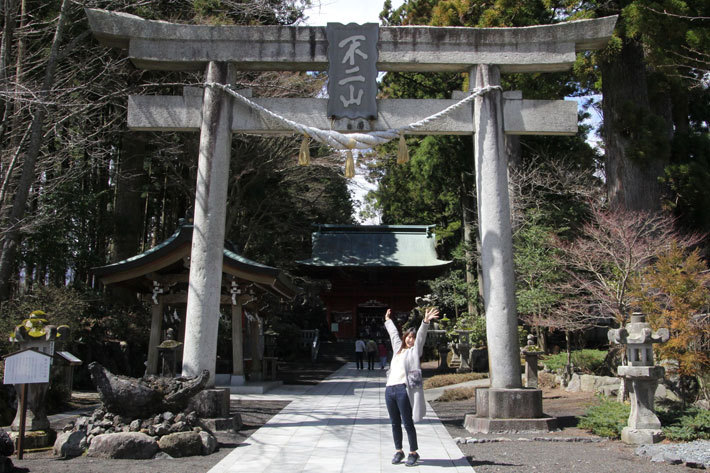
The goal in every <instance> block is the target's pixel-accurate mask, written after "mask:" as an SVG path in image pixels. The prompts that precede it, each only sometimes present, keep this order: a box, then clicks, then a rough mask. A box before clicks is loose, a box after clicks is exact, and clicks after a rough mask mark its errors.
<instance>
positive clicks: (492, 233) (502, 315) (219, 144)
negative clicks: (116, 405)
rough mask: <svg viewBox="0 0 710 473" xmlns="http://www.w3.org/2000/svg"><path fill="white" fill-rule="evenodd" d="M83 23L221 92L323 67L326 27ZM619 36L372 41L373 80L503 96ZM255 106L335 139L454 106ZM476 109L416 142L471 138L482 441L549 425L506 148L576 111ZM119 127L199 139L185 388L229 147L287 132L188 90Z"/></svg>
mask: <svg viewBox="0 0 710 473" xmlns="http://www.w3.org/2000/svg"><path fill="white" fill-rule="evenodd" d="M86 13H87V16H88V18H89V23H90V26H91V29H92V30H93V32H94V35H95V37H96V38H97V39H98V40H99V41H100V42H101V43H102V44H104V45H106V46H109V47H116V48H121V49H124V50H127V53H128V56H129V58H130V59H131V61H132V62H133V64H134V65H135V66H136V67H139V68H144V69H154V70H205V71H206V72H205V84H213V83H217V84H229V83H230V76H231V73H232V71H235V70H257V71H262V70H284V71H317V70H325V69H326V68H327V66H328V42H327V34H326V28H325V27H308V26H305V27H303V26H195V25H181V24H172V23H167V22H162V21H149V20H144V19H142V18H139V17H137V16H134V15H128V14H124V13H115V12H108V11H104V10H92V9H87V10H86ZM615 22H616V17H607V18H600V19H593V20H580V21H573V22H566V23H559V24H554V25H544V26H533V27H524V28H490V29H487V28H461V27H418V26H405V27H380V28H379V39H378V43H377V46H378V54H379V56H378V60H377V64H376V67H377V70H379V71H405V72H410V71H411V72H413V71H417V72H427V71H429V72H445V71H448V72H469V73H470V75H471V81H470V84H471V90H472V91H474V90H477V89H479V88H483V87H487V86H500V74H501V73H506V72H551V71H562V70H567V69H569V68H570V67H571V66H572V64H573V63H574V61H575V56H576V52H578V51H584V50H592V49H599V48H601V47H603V46H604V45H605V44H606V43H607V41H608V40H609V38H610V37H611V34H612V31H613V28H614V24H615ZM242 95H245V94H244V93H243V94H242ZM252 100H253V102H255V103H257V104H258V105H261V106H263V107H264V108H266V109H268V110H271V111H273V112H275V113H277V114H278V115H281V116H282V117H285V118H288V119H290V120H292V121H294V122H298V123H308V124H309V125H311V126H313V127H316V128H321V129H336V130H338V131H342V132H349V131H355V130H356V131H378V130H380V131H381V130H391V129H399V128H403V127H405V126H406V125H408V124H411V123H414V122H416V121H418V120H421V119H422V118H424V117H426V116H428V115H429V114H430V113H431V111H438V110H443V109H445V108H446V107H448V106H449V105H453V104H454V103H456V102H458V100H456V99H455V98H454V99H452V100H407V99H399V100H378V101H377V116H376V117H374V119H371V120H367V119H357V118H354V119H340V120H336V121H331V120H329V118H328V116H327V115H328V114H327V99H311V98H300V99H293V98H291V99H276V98H254V99H252ZM473 102H474V103H471V102H468V103H466V104H465V105H464V106H462V107H460V108H458V109H457V110H456V111H455V112H454V113H452V114H449V115H447V116H445V117H444V118H442V119H441V120H438V121H436V122H433V123H429V124H428V125H426V126H424V127H421V128H419V129H417V131H416V132H411V133H418V134H461V135H465V134H468V135H470V134H473V137H474V140H473V147H474V164H475V171H476V191H477V197H478V217H479V231H480V239H481V265H482V268H483V298H484V304H485V311H486V322H487V338H488V349H489V360H490V377H491V387H490V389H489V390H480V389H479V390H478V392H479V393H480V395H477V401H476V404H477V415H476V416H475V417H472V418H471V419H469V418H468V417H470V416H467V421H466V422H467V426H468V428H469V429H470V430H477V431H490V430H498V429H510V428H518V429H520V428H534V427H543V428H544V427H545V426H546V425H548V424H547V423H546V420H544V419H542V421H541V419H540V418H542V417H543V415H542V395H541V392H540V391H539V390H535V389H523V388H522V383H521V373H520V358H519V357H520V353H519V344H518V339H517V324H518V319H517V312H516V302H515V280H514V273H513V250H512V234H511V223H510V205H509V197H508V177H507V162H508V157H507V154H506V152H505V147H504V134H510V135H524V134H553V135H554V134H558V135H573V134H575V133H576V131H577V106H576V103H575V102H568V101H547V100H524V99H523V98H522V95H521V94H520V93H519V92H508V93H501V91H500V90H497V89H493V90H491V91H489V92H488V93H486V94H485V95H480V96H478V97H476V98H475V100H474V101H473ZM128 126H129V128H131V129H134V130H154V131H157V130H160V131H199V132H200V148H199V165H198V177H197V187H196V196H195V216H194V225H195V234H194V237H193V243H192V245H193V246H192V262H191V266H190V281H191V283H190V287H189V293H188V305H187V327H186V337H185V345H184V356H183V374H184V375H188V376H193V375H196V374H197V373H199V372H200V370H202V369H208V370H210V372H211V373H214V367H215V358H216V346H215V344H216V339H217V313H218V311H219V288H220V278H221V274H222V273H221V267H222V253H221V248H222V246H221V242H222V241H223V239H224V231H225V228H224V225H225V214H226V208H225V207H226V197H227V181H228V172H229V159H230V147H231V146H230V145H231V134H232V133H234V132H238V133H260V134H279V133H293V130H292V129H289V128H287V127H285V126H283V125H282V124H279V123H275V122H274V120H272V119H270V118H269V117H267V116H266V115H264V114H262V113H261V112H259V111H255V110H254V109H253V108H251V107H248V106H246V105H242V104H241V103H238V102H236V101H235V100H234V99H233V98H232V97H231V96H230V95H229V94H226V93H223V92H222V91H221V90H219V89H217V88H215V87H205V88H204V91H202V90H199V89H196V88H187V87H186V88H185V90H184V93H183V95H182V96H131V97H129V101H128ZM211 382H213V381H211ZM510 419H514V420H515V423H514V424H511V423H510V422H511V421H510ZM525 422H528V423H525Z"/></svg>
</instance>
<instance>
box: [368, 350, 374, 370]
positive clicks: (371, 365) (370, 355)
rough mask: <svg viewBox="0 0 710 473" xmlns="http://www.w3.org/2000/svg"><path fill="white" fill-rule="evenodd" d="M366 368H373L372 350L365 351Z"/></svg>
mask: <svg viewBox="0 0 710 473" xmlns="http://www.w3.org/2000/svg"><path fill="white" fill-rule="evenodd" d="M367 369H368V370H374V369H375V352H374V351H368V352H367Z"/></svg>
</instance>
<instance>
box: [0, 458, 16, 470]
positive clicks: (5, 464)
mask: <svg viewBox="0 0 710 473" xmlns="http://www.w3.org/2000/svg"><path fill="white" fill-rule="evenodd" d="M14 470H15V467H14V465H13V464H12V460H10V459H9V458H7V457H5V456H3V455H0V473H12V472H13V471H14Z"/></svg>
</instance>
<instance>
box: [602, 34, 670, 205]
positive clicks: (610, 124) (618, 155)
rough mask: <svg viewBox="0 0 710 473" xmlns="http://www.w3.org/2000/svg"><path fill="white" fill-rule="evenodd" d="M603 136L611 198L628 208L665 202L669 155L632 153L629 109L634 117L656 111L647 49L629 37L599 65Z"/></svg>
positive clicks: (612, 200) (611, 201)
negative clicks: (650, 93) (662, 179)
mask: <svg viewBox="0 0 710 473" xmlns="http://www.w3.org/2000/svg"><path fill="white" fill-rule="evenodd" d="M601 71H602V94H603V96H604V99H603V101H602V109H603V112H604V126H603V137H604V143H605V146H606V156H605V157H606V166H605V167H606V182H607V194H608V197H609V202H610V204H611V205H612V206H613V207H618V208H624V209H627V210H647V211H656V210H659V209H660V206H661V191H662V187H661V185H660V184H659V182H658V177H659V176H661V175H662V173H663V168H664V165H665V163H666V161H667V156H663V153H659V154H660V156H659V155H658V154H655V155H650V154H651V153H647V155H645V156H643V158H642V159H640V158H638V157H636V158H634V159H630V157H629V156H628V150H629V146H630V145H631V144H632V134H633V127H634V126H638V125H639V124H634V123H630V120H629V116H628V113H629V110H635V111H636V113H634V114H633V116H635V117H641V118H644V117H648V116H650V115H651V114H652V111H651V108H650V105H649V96H648V83H647V77H646V63H645V62H644V56H643V49H642V47H641V45H640V44H639V43H637V42H635V41H632V40H629V39H625V40H624V42H623V46H622V48H621V51H620V52H619V53H618V54H617V55H615V56H614V57H613V58H611V59H609V60H608V61H605V62H603V63H602V65H601Z"/></svg>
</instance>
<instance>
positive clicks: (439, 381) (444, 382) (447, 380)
mask: <svg viewBox="0 0 710 473" xmlns="http://www.w3.org/2000/svg"><path fill="white" fill-rule="evenodd" d="M487 377H488V375H487V374H485V373H452V374H440V375H436V376H432V377H431V378H428V379H425V380H424V389H431V388H440V387H442V386H451V385H452V384H459V383H465V382H466V381H475V380H477V379H484V378H487Z"/></svg>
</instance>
